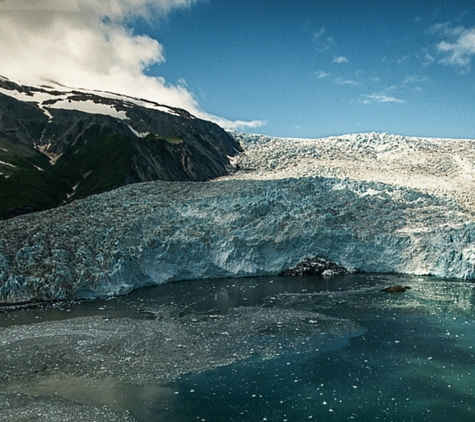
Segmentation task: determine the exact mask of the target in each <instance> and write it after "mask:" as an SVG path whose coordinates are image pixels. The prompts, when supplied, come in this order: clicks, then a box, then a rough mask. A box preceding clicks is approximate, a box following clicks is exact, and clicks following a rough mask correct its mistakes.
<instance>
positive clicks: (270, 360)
mask: <svg viewBox="0 0 475 422" xmlns="http://www.w3.org/2000/svg"><path fill="white" fill-rule="evenodd" d="M394 284H402V285H407V286H410V287H411V289H410V290H407V291H406V292H405V293H399V294H387V293H383V292H381V289H382V288H383V287H386V286H390V285H394ZM474 293H475V284H474V283H471V282H462V281H450V280H440V279H435V278H422V277H403V276H391V275H387V276H378V275H352V276H342V277H335V278H330V279H322V278H306V279H295V278H288V277H277V278H268V277H267V278H253V279H243V280H213V281H193V282H183V283H176V284H169V285H164V286H159V287H156V288H150V289H143V290H140V291H137V292H134V293H133V294H131V295H129V296H127V297H123V298H119V299H116V300H112V301H106V302H104V301H102V302H85V303H82V304H79V305H75V306H73V307H70V308H67V309H55V310H49V311H45V310H27V311H21V312H18V313H10V314H8V316H7V315H3V316H2V318H1V319H2V321H1V323H2V324H3V326H4V327H5V326H10V327H11V326H15V324H23V325H25V324H26V325H28V324H33V323H35V322H37V321H38V319H40V320H42V321H54V320H62V319H67V318H71V319H74V318H79V317H81V315H86V316H90V315H103V316H104V315H105V316H107V317H108V318H109V317H114V318H120V317H124V318H131V317H134V316H135V317H136V316H137V315H139V317H140V316H143V315H145V317H146V316H147V315H148V314H147V312H151V310H152V311H153V309H155V308H158V307H161V306H164V305H167V306H168V305H169V304H173V305H174V306H175V305H176V306H178V307H179V308H180V309H186V315H185V316H183V318H184V319H186V318H189V319H188V320H187V321H194V320H195V319H196V318H198V317H199V318H205V316H206V318H207V315H209V316H210V318H211V317H213V316H216V315H227V317H228V318H229V319H228V320H226V321H229V322H227V323H228V324H229V325H230V326H231V325H232V324H236V325H239V324H241V326H240V331H239V332H242V331H244V332H245V335H240V337H239V338H237V337H236V338H235V339H233V338H231V339H230V341H229V342H228V343H227V345H226V348H225V349H223V348H222V343H219V344H220V346H219V347H221V348H218V346H216V347H217V349H216V350H214V351H213V353H215V354H216V355H220V356H221V355H224V354H230V355H233V354H234V355H235V354H236V353H237V351H241V350H242V349H243V348H244V347H245V348H246V350H248V349H249V348H250V350H252V353H248V354H247V355H245V356H244V355H242V356H244V357H243V358H238V359H234V360H232V361H230V363H229V364H222V363H220V364H216V365H215V366H213V365H212V364H210V366H209V368H208V369H206V368H205V369H203V368H202V367H201V368H200V370H197V371H194V370H189V371H187V370H184V371H182V372H181V374H179V375H178V376H176V377H175V378H173V379H171V380H167V381H160V380H156V381H153V380H152V381H151V380H147V381H146V382H145V381H144V382H142V383H140V382H137V381H134V382H132V381H130V382H127V380H124V378H123V377H122V378H121V380H120V383H119V382H117V383H116V384H114V385H110V386H109V387H110V388H111V389H112V388H113V389H115V390H120V389H121V388H122V389H123V390H124V391H121V393H120V394H121V397H123V396H126V399H124V400H126V402H127V403H126V405H125V404H124V403H122V404H121V405H119V406H118V408H119V409H120V410H123V409H124V408H127V410H128V411H129V412H130V414H131V415H132V416H133V417H134V418H135V420H137V421H140V422H148V421H169V422H174V421H177V422H178V421H249V422H252V421H307V420H315V421H347V420H361V421H441V422H442V421H444V422H446V421H448V420H452V421H473V420H475V394H474V393H475V378H474V374H475V351H474V349H473V348H474V347H475V341H474V340H475V332H474V328H475V321H474V316H475V309H474V306H475V295H474ZM183 305H186V307H185V308H184V307H183ZM251 311H252V312H254V311H256V312H254V313H251V314H250V315H251V316H250V317H249V319H248V320H244V317H243V315H248V314H249V312H251ZM257 311H259V312H257ZM108 312H109V314H107V313H108ZM152 313H153V312H152ZM289 315H290V316H289ZM195 316H196V318H195ZM274 317H275V318H274ZM177 318H181V315H178V317H177ZM272 318H273V319H272ZM285 318H287V319H285ZM158 323H159V322H158V321H157V324H158ZM246 324H247V325H246ZM292 324H293V325H292ZM257 327H258V328H257ZM236 332H237V331H236ZM229 333H231V334H232V333H233V331H232V330H231V328H230V329H229ZM229 333H227V332H226V333H221V334H226V335H228V334H229ZM209 335H210V338H211V337H212V335H215V334H213V333H212V331H211V330H210V331H209ZM206 341H207V339H205V338H203V344H205V343H206ZM244 343H245V344H244ZM206 344H207V343H206ZM213 344H214V343H213ZM216 344H218V343H216ZM197 347H200V345H199V344H198V345H197ZM155 359H156V361H157V362H158V361H159V360H160V361H163V360H164V359H165V360H166V359H167V356H163V355H157V356H155ZM185 367H186V366H185ZM111 382H113V381H111ZM109 387H107V386H106V387H105V388H109ZM152 387H153V388H152ZM155 387H157V388H155ZM144 392H146V393H147V394H146V395H147V399H146V403H145V401H144ZM35 394H36V395H41V394H45V395H47V394H50V392H48V391H44V392H43V393H42V392H41V391H38V389H36V390H35ZM64 396H65V397H66V396H67V397H68V400H73V401H74V400H78V401H81V400H83V401H84V400H86V399H84V398H81V397H80V396H79V395H78V396H77V397H75V396H74V394H73V393H70V394H69V395H68V394H66V393H65V394H64ZM111 403H113V401H110V402H109V403H107V404H108V405H109V406H111ZM96 404H97V403H96ZM112 406H113V404H112ZM0 416H1V412H0Z"/></svg>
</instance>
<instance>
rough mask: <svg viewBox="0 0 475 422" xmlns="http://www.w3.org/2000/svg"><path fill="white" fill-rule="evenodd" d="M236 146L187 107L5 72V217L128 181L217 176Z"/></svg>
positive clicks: (1, 107) (1, 91) (0, 117)
mask: <svg viewBox="0 0 475 422" xmlns="http://www.w3.org/2000/svg"><path fill="white" fill-rule="evenodd" d="M239 148H240V147H239V145H238V143H237V142H235V140H234V139H233V138H232V137H230V136H229V135H228V134H227V133H226V132H225V131H224V130H223V129H221V128H220V127H219V126H217V125H215V124H213V123H211V122H207V121H204V120H200V119H197V118H195V117H194V116H192V115H190V114H189V113H188V112H186V111H185V110H181V109H177V108H172V107H167V106H164V105H161V104H158V103H154V102H150V101H145V100H140V99H137V98H131V97H124V96H120V95H117V94H113V93H108V92H98V91H87V90H79V89H69V88H66V87H63V86H58V85H53V84H52V85H48V86H46V85H45V86H40V87H28V86H22V85H18V84H16V83H14V82H12V81H10V80H8V79H6V78H2V77H0V218H9V217H12V216H15V215H19V214H23V213H26V212H31V211H38V210H43V209H48V208H52V207H56V206H58V205H60V204H62V203H64V202H67V201H68V202H69V201H71V200H73V199H78V198H84V197H86V196H89V195H91V194H97V193H101V192H105V191H108V190H111V189H114V188H117V187H119V186H123V185H126V184H130V183H136V182H144V181H151V180H168V181H171V180H173V181H177V180H179V181H203V180H208V179H212V178H215V177H218V176H222V175H225V174H227V173H228V172H229V170H230V168H231V167H230V163H229V157H230V156H234V155H236V153H237V152H239Z"/></svg>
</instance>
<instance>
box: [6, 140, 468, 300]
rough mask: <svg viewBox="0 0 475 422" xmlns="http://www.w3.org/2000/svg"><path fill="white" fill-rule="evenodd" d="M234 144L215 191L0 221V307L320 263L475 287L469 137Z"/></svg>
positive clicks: (108, 199)
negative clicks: (235, 152) (228, 169)
mask: <svg viewBox="0 0 475 422" xmlns="http://www.w3.org/2000/svg"><path fill="white" fill-rule="evenodd" d="M230 135H232V137H233V138H234V139H235V142H238V143H239V144H240V145H242V147H243V149H244V152H243V153H242V154H240V155H239V156H237V157H235V158H234V160H233V161H234V162H235V165H236V167H237V170H236V172H234V173H232V174H231V175H228V176H225V177H221V178H219V179H218V180H211V181H207V182H195V183H190V182H164V181H157V182H149V183H141V184H135V185H128V186H124V187H121V188H118V189H115V190H113V191H109V192H106V193H103V194H100V195H94V196H91V197H88V198H86V199H84V200H82V201H74V202H72V203H70V204H67V205H65V206H62V207H59V208H55V209H52V210H49V211H45V212H41V213H34V214H29V215H24V216H19V217H16V218H14V219H11V220H7V221H0V233H2V235H1V236H0V301H1V302H8V303H16V302H22V301H31V300H55V299H71V298H97V297H106V296H111V295H118V294H125V293H128V292H130V291H131V290H132V289H135V288H138V287H142V286H146V285H153V284H160V283H164V282H170V281H174V280H184V279H203V278H216V277H245V276H256V275H277V274H280V273H282V272H283V271H285V270H287V269H289V268H292V267H295V266H296V265H297V264H298V263H299V262H309V261H310V260H309V258H314V257H315V258H322V259H325V260H328V261H331V262H334V263H337V264H338V265H340V266H341V267H344V268H346V269H347V270H349V271H357V272H373V273H378V272H379V273H407V274H417V275H434V276H438V277H451V278H460V279H474V278H475V189H474V188H475V186H474V180H475V178H474V176H475V140H454V139H429V138H414V137H405V136H397V135H390V134H384V133H366V134H353V135H345V136H335V137H329V138H323V139H285V138H274V137H267V136H260V135H249V134H243V133H238V132H231V133H230ZM316 261H318V260H317V259H316Z"/></svg>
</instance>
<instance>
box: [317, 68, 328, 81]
mask: <svg viewBox="0 0 475 422" xmlns="http://www.w3.org/2000/svg"><path fill="white" fill-rule="evenodd" d="M315 76H316V77H317V78H318V79H323V78H326V77H328V76H330V73H328V72H324V71H323V70H318V71H317V72H315Z"/></svg>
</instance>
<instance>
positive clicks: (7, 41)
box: [0, 0, 263, 128]
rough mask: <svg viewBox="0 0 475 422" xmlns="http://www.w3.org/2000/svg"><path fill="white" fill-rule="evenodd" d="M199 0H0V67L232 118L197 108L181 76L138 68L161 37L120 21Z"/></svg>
mask: <svg viewBox="0 0 475 422" xmlns="http://www.w3.org/2000/svg"><path fill="white" fill-rule="evenodd" d="M197 1H199V0H100V1H98V0H41V1H33V0H0V57H1V60H0V75H3V76H6V77H8V78H10V79H12V80H15V81H19V82H21V83H24V84H38V83H41V82H44V81H46V80H54V81H56V82H59V83H61V84H63V85H66V86H70V87H82V88H90V89H99V90H106V91H113V92H118V93H122V94H127V95H131V96H136V97H141V98H146V99H150V100H153V101H156V102H159V103H163V104H167V105H170V106H175V107H181V108H184V109H186V110H188V111H189V112H191V113H192V114H195V115H197V116H198V117H201V118H204V119H208V120H213V121H215V122H217V123H218V124H221V125H223V126H226V127H230V128H231V127H233V128H238V127H239V128H244V127H256V126H257V125H262V124H263V122H261V121H254V122H242V121H240V122H236V121H230V120H227V119H224V118H221V117H218V116H213V115H210V114H208V113H206V112H204V111H203V110H201V108H200V106H199V104H198V102H197V100H196V98H195V97H194V96H193V94H192V93H191V92H189V90H188V89H187V88H186V87H185V85H184V84H183V83H180V84H178V85H170V84H168V83H167V82H166V81H165V80H164V79H163V78H161V77H153V76H149V75H147V74H146V71H147V69H148V68H150V66H152V65H156V64H160V63H162V62H164V61H165V57H164V54H163V47H162V45H161V44H160V43H159V42H158V41H157V40H156V39H153V38H151V37H149V36H147V35H138V34H136V33H134V32H133V30H132V29H131V28H130V27H129V26H127V21H128V20H129V19H133V18H135V17H143V18H146V19H151V18H152V17H154V16H158V17H160V16H162V17H163V16H165V15H166V14H167V13H169V12H170V11H172V10H173V9H177V8H186V7H190V6H192V5H193V4H194V3H196V2H197Z"/></svg>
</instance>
